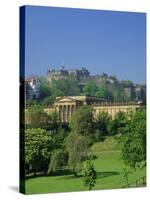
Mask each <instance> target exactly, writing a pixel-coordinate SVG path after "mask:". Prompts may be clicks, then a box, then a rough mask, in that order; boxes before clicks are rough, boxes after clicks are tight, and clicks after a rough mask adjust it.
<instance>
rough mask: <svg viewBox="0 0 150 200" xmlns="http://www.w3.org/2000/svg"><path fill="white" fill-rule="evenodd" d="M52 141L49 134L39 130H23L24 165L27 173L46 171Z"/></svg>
mask: <svg viewBox="0 0 150 200" xmlns="http://www.w3.org/2000/svg"><path fill="white" fill-rule="evenodd" d="M52 149H53V141H52V138H51V136H50V135H49V133H48V132H47V131H45V130H43V129H40V128H36V129H35V128H32V129H27V130H25V163H26V165H28V166H29V171H33V172H34V173H36V172H37V171H44V172H46V171H47V167H48V163H49V160H50V152H51V150H52Z"/></svg>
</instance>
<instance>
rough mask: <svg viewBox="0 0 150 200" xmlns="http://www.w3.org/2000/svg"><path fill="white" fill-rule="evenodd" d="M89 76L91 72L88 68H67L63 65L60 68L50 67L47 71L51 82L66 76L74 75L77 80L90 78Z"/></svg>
mask: <svg viewBox="0 0 150 200" xmlns="http://www.w3.org/2000/svg"><path fill="white" fill-rule="evenodd" d="M89 76H90V73H89V71H88V70H87V69H86V68H81V69H73V70H66V69H65V67H64V66H62V67H61V68H60V69H59V70H55V69H49V70H48V71H47V80H48V81H49V82H52V80H58V79H60V78H65V77H73V78H75V79H76V80H78V81H80V80H81V79H85V78H88V77H89Z"/></svg>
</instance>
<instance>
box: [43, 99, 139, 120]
mask: <svg viewBox="0 0 150 200" xmlns="http://www.w3.org/2000/svg"><path fill="white" fill-rule="evenodd" d="M82 105H90V106H91V108H92V111H93V117H94V119H96V118H97V116H98V115H99V114H100V113H101V112H106V113H108V114H109V115H110V116H111V117H112V118H114V117H115V115H116V114H117V113H118V112H127V111H128V110H133V111H135V110H137V109H139V108H140V107H141V106H142V102H140V103H139V102H138V103H136V102H129V103H112V102H106V101H104V99H101V98H98V97H92V96H65V97H57V98H56V101H55V103H54V104H53V106H50V107H47V108H44V111H45V112H47V113H49V114H50V113H53V112H57V113H58V118H59V119H58V120H59V121H60V122H62V123H68V122H69V121H70V120H71V118H72V115H73V113H74V112H75V111H76V110H77V109H78V108H79V107H80V106H82Z"/></svg>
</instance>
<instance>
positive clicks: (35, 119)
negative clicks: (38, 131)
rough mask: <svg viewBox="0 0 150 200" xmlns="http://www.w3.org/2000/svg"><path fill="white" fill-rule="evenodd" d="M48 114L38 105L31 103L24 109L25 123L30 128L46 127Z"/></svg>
mask: <svg viewBox="0 0 150 200" xmlns="http://www.w3.org/2000/svg"><path fill="white" fill-rule="evenodd" d="M49 121H50V119H49V116H48V114H47V113H46V112H44V110H43V108H42V107H41V106H39V105H33V106H31V107H29V108H28V109H27V111H26V123H27V125H28V126H29V127H30V128H44V129H45V128H46V127H47V126H48V124H49Z"/></svg>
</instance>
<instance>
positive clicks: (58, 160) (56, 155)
mask: <svg viewBox="0 0 150 200" xmlns="http://www.w3.org/2000/svg"><path fill="white" fill-rule="evenodd" d="M65 165H67V154H66V153H65V152H64V151H63V150H62V149H55V150H54V151H53V152H52V154H51V161H50V165H49V168H48V174H49V173H51V172H56V171H57V170H58V171H59V170H60V169H61V170H62V167H63V166H65Z"/></svg>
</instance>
